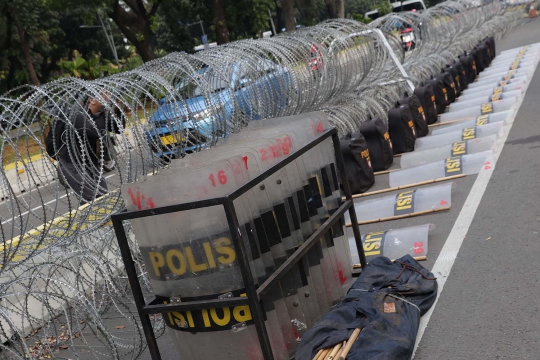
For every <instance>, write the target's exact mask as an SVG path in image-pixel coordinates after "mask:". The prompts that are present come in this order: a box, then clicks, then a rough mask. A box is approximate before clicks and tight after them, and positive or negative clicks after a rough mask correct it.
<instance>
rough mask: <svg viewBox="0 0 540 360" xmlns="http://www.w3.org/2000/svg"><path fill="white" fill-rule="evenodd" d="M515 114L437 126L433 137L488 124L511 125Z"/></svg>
mask: <svg viewBox="0 0 540 360" xmlns="http://www.w3.org/2000/svg"><path fill="white" fill-rule="evenodd" d="M513 114H514V110H508V111H501V112H499V113H494V114H489V115H482V116H477V117H473V118H470V119H468V120H463V121H459V122H456V123H451V124H448V125H444V126H437V127H434V128H432V129H431V136H436V135H441V134H447V133H450V132H456V131H462V130H463V129H465V128H471V127H475V126H484V125H487V124H494V123H498V122H502V123H503V124H510V123H511V122H513V116H512V115H513Z"/></svg>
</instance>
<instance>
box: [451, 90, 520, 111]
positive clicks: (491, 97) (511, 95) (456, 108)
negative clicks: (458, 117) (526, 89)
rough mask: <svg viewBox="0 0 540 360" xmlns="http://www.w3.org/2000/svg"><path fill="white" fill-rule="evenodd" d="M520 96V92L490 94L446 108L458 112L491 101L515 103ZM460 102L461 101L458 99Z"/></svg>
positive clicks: (464, 100)
mask: <svg viewBox="0 0 540 360" xmlns="http://www.w3.org/2000/svg"><path fill="white" fill-rule="evenodd" d="M521 96H522V92H521V91H519V90H518V91H510V92H507V93H504V94H491V95H488V96H483V97H478V98H472V99H468V100H467V99H463V101H458V102H455V103H453V104H450V106H449V107H448V111H449V112H452V111H460V110H463V109H467V108H470V107H474V106H479V105H482V104H485V103H489V102H491V101H498V100H508V101H510V102H512V101H514V103H516V102H517V101H518V100H519V99H520V98H521ZM460 100H462V99H461V98H460Z"/></svg>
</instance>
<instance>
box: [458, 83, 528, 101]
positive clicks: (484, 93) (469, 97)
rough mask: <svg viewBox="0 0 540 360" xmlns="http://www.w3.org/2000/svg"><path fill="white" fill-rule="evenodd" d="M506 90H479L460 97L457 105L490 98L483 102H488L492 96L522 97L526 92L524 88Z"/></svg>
mask: <svg viewBox="0 0 540 360" xmlns="http://www.w3.org/2000/svg"><path fill="white" fill-rule="evenodd" d="M504 88H505V87H503V86H499V87H496V88H489V89H486V90H479V91H475V92H472V93H468V94H462V95H461V96H460V97H459V99H458V100H456V102H455V103H464V102H467V101H470V100H474V99H479V98H486V97H489V98H488V100H487V101H486V100H484V101H483V102H488V101H491V96H492V95H497V94H501V95H504V96H521V95H522V94H523V92H524V91H525V88H524V87H523V86H516V87H515V89H514V90H504ZM452 105H453V104H452ZM475 105H476V104H475Z"/></svg>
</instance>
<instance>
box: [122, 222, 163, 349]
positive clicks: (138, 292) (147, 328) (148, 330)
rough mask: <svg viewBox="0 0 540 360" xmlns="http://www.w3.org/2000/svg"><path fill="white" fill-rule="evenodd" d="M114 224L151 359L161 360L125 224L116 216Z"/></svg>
mask: <svg viewBox="0 0 540 360" xmlns="http://www.w3.org/2000/svg"><path fill="white" fill-rule="evenodd" d="M112 222H113V227H114V232H115V233H116V238H117V240H118V247H119V248H120V254H121V255H122V260H123V261H124V266H125V269H126V273H127V275H128V281H129V285H131V291H132V292H133V298H134V300H135V305H136V307H137V312H138V313H139V318H140V321H141V325H142V328H143V332H144V335H145V336H146V342H147V343H148V351H149V352H150V357H151V358H152V360H161V354H160V353H159V346H158V344H157V341H156V335H155V334H154V328H153V326H152V321H150V316H149V315H148V314H147V313H145V312H144V311H143V309H144V306H145V305H146V302H145V300H144V295H143V292H142V289H141V284H139V281H138V279H139V277H138V274H137V270H136V269H135V262H134V261H133V257H132V256H131V251H130V249H129V242H128V238H127V236H126V231H125V229H124V224H123V223H122V220H119V219H117V218H115V217H114V216H112Z"/></svg>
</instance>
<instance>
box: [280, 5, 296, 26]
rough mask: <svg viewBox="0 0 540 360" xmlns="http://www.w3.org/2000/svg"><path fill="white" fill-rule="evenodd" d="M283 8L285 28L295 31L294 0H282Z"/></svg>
mask: <svg viewBox="0 0 540 360" xmlns="http://www.w3.org/2000/svg"><path fill="white" fill-rule="evenodd" d="M281 8H282V9H283V17H284V20H285V29H287V31H294V29H295V25H296V24H295V23H294V12H293V2H292V0H281Z"/></svg>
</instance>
